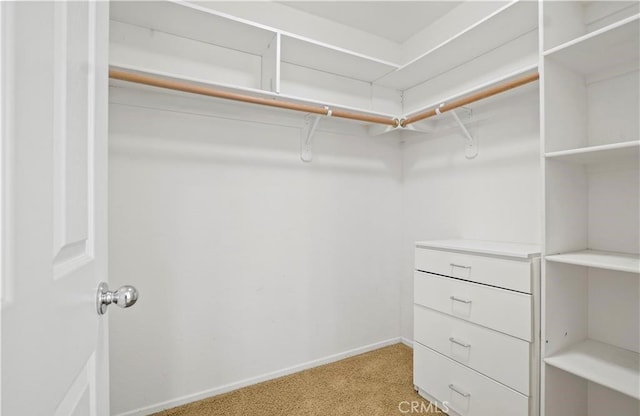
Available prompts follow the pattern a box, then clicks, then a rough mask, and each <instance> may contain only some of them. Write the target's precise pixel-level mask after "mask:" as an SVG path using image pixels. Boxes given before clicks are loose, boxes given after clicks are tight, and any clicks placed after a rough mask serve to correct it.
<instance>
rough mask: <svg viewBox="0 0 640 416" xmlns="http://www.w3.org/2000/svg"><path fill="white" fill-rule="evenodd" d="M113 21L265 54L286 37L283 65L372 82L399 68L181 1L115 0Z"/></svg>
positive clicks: (283, 45)
mask: <svg viewBox="0 0 640 416" xmlns="http://www.w3.org/2000/svg"><path fill="white" fill-rule="evenodd" d="M110 18H111V20H114V21H117V22H122V23H128V24H131V25H135V26H139V27H143V28H149V29H153V30H157V31H161V32H165V33H169V34H172V35H176V36H180V37H182V38H187V39H191V40H196V41H200V42H205V43H209V44H213V45H217V46H221V47H224V48H228V49H232V50H236V51H241V52H245V53H249V54H253V55H257V56H263V55H264V54H265V51H266V50H267V48H268V46H269V44H270V43H271V42H272V41H273V39H274V38H275V37H276V35H277V34H280V35H281V47H280V59H281V60H282V62H286V63H290V64H294V65H299V66H303V67H307V68H311V69H315V70H319V71H324V72H328V73H332V74H336V75H340V76H344V77H348V78H353V79H357V80H361V81H366V82H372V81H373V80H375V79H378V78H380V77H381V76H383V75H384V74H387V73H389V72H391V71H393V70H395V69H397V68H398V67H399V65H397V64H394V63H391V62H386V61H383V60H380V59H378V58H375V57H370V56H366V55H363V54H360V53H358V52H354V51H350V50H347V49H344V48H339V47H336V46H333V45H329V44H325V43H322V42H318V41H315V40H312V39H308V38H305V37H302V36H298V35H295V34H292V33H288V32H284V31H281V30H278V29H275V28H271V27H268V26H264V25H260V24H258V23H254V22H250V21H248V20H243V19H239V18H236V17H234V16H230V15H226V14H224V13H219V12H216V11H215V10H211V9H208V8H205V7H202V6H199V5H197V4H193V3H186V2H175V1H162V2H155V1H154V2H113V3H112V5H111V17H110Z"/></svg>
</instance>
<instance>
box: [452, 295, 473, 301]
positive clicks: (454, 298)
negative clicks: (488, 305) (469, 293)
mask: <svg viewBox="0 0 640 416" xmlns="http://www.w3.org/2000/svg"><path fill="white" fill-rule="evenodd" d="M449 298H450V299H451V300H453V301H456V302H462V303H471V301H470V300H466V299H460V298H457V297H455V296H449Z"/></svg>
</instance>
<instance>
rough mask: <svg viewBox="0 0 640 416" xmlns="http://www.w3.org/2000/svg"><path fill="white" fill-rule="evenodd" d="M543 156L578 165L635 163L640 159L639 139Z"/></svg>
mask: <svg viewBox="0 0 640 416" xmlns="http://www.w3.org/2000/svg"><path fill="white" fill-rule="evenodd" d="M545 157H546V158H547V159H553V160H558V161H561V162H567V163H575V164H580V165H600V164H608V163H616V164H628V163H635V164H637V163H638V161H640V140H635V141H631V142H623V143H615V144H606V145H601V146H589V147H582V148H579V149H571V150H562V151H559V152H549V153H545Z"/></svg>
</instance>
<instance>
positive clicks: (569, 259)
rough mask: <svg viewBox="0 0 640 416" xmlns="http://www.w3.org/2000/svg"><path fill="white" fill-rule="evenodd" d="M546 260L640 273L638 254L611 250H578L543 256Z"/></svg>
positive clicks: (639, 257)
mask: <svg viewBox="0 0 640 416" xmlns="http://www.w3.org/2000/svg"><path fill="white" fill-rule="evenodd" d="M545 259H546V260H547V261H552V262H556V263H565V264H573V265H577V266H585V267H595V268H598V269H606V270H616V271H620V272H627V273H640V255H638V254H627V253H616V252H612V251H599V250H580V251H573V252H569V253H561V254H553V255H548V256H545Z"/></svg>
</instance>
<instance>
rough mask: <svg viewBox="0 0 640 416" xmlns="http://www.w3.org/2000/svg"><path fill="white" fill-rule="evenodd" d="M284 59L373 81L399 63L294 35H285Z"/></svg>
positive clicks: (295, 63) (283, 41) (282, 53)
mask: <svg viewBox="0 0 640 416" xmlns="http://www.w3.org/2000/svg"><path fill="white" fill-rule="evenodd" d="M281 42H282V52H281V56H282V62H287V63H290V64H294V65H300V66H304V67H307V68H311V69H315V70H318V71H323V72H328V73H331V74H336V75H341V76H344V77H348V78H353V79H357V80H361V81H367V82H372V81H374V80H376V79H378V78H380V77H381V76H383V75H385V74H388V73H389V72H391V71H394V70H396V69H397V68H398V67H399V65H396V64H394V63H391V62H385V61H382V60H379V59H377V58H373V57H369V56H365V55H362V54H359V53H356V52H353V51H348V50H346V49H341V48H338V47H335V46H332V45H326V44H323V43H320V42H316V41H313V40H310V39H305V38H302V37H297V36H294V35H291V34H284V33H283V34H282V41H281Z"/></svg>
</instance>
